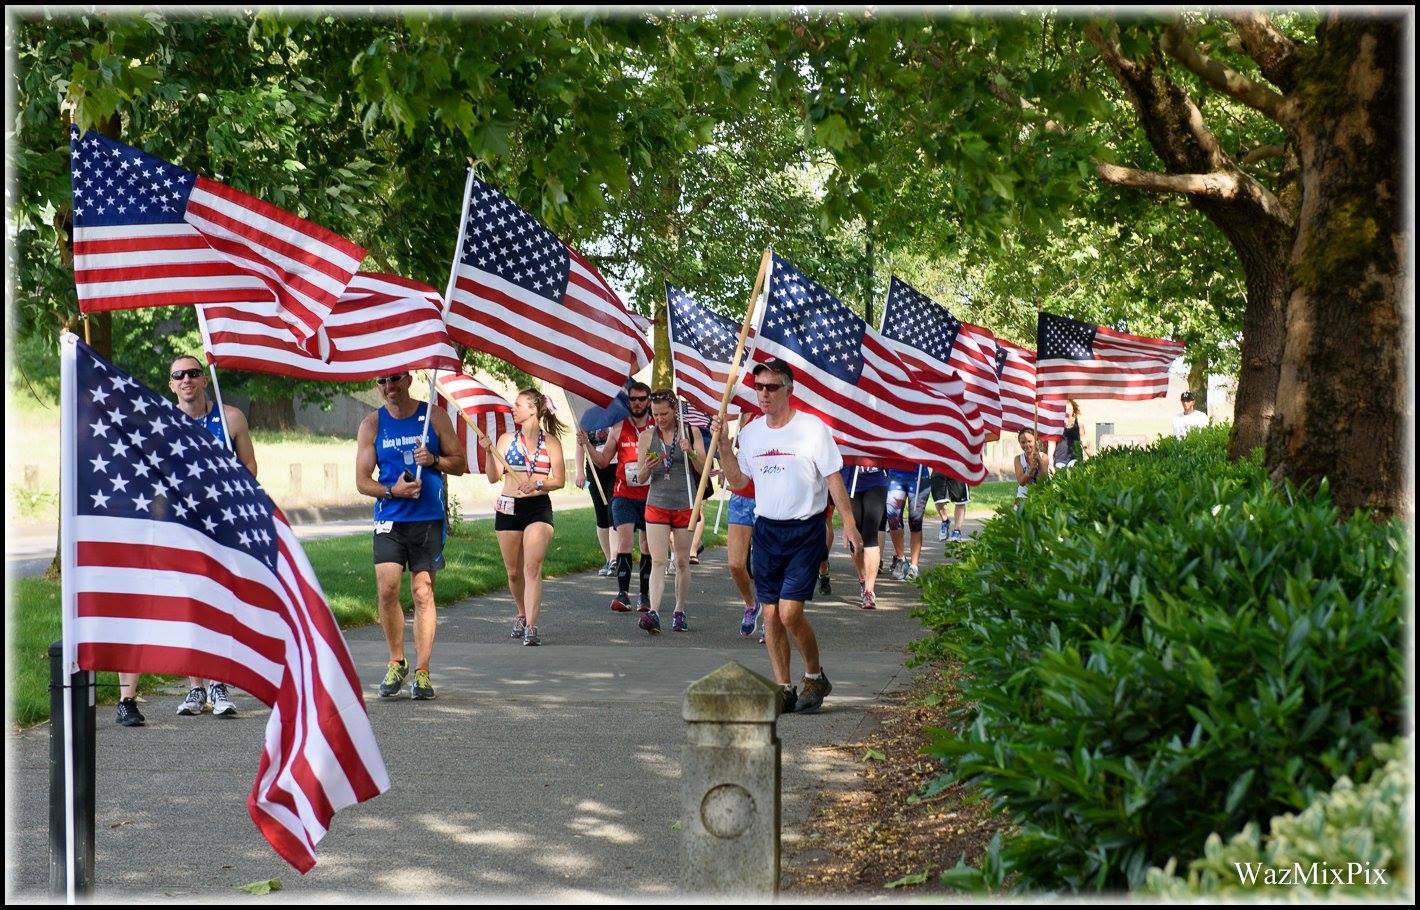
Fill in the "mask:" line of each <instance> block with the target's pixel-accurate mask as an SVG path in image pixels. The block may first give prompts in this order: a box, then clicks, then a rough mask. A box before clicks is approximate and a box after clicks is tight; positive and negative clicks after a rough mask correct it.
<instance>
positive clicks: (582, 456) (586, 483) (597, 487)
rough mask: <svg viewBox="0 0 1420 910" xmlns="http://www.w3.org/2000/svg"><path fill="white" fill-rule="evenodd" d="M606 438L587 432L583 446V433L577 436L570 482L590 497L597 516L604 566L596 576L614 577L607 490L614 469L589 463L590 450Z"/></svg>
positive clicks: (612, 478) (602, 442) (609, 507)
mask: <svg viewBox="0 0 1420 910" xmlns="http://www.w3.org/2000/svg"><path fill="white" fill-rule="evenodd" d="M606 437H607V431H606V430H597V431H595V432H592V433H587V434H586V439H587V445H585V446H584V445H582V439H583V434H581V433H578V434H577V473H576V477H575V479H574V480H573V483H575V484H576V485H577V488H578V489H583V488H585V489H586V490H587V492H588V493H590V494H591V497H592V509H593V510H595V511H596V516H597V543H599V544H601V548H602V556H603V557H604V558H605V559H606V564H605V565H603V566H602V567H601V568H600V569H597V574H598V575H604V576H608V577H610V576H612V575H615V574H616V551H615V550H614V549H612V547H613V539H612V534H613V531H612V525H611V490H612V485H613V484H614V483H615V481H616V466H615V465H607V466H606V467H604V468H599V467H597V466H596V465H595V464H593V463H592V449H595V448H600V447H601V446H603V445H606ZM593 476H594V477H595V479H593Z"/></svg>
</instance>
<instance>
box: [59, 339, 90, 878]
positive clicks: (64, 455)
mask: <svg viewBox="0 0 1420 910" xmlns="http://www.w3.org/2000/svg"><path fill="white" fill-rule="evenodd" d="M88 327H89V321H88V317H85V319H84V328H85V329H86V330H87V329H88ZM78 340H79V339H78V338H77V337H75V336H74V335H72V334H70V333H67V332H66V333H65V334H64V335H61V336H60V339H59V344H60V350H59V403H60V408H59V414H60V421H61V424H60V426H61V432H60V439H59V450H60V464H61V465H67V466H68V468H69V470H67V471H61V473H60V484H59V497H60V501H59V514H60V516H61V521H60V523H59V536H60V541H59V561H60V570H61V573H62V574H61V575H60V605H61V609H60V624H61V639H62V644H61V650H62V654H63V658H62V659H63V661H64V672H63V679H64V684H65V691H64V692H62V693H61V696H62V698H63V700H64V869H65V873H64V890H65V897H66V899H67V901H68V903H70V904H73V903H75V894H76V892H75V883H74V873H75V868H74V867H75V865H76V862H75V856H76V854H77V852H78V849H79V846H78V844H76V843H75V839H76V836H75V834H76V833H75V827H76V826H75V819H74V815H75V812H74V691H73V689H72V687H71V684H72V683H73V681H74V671H75V670H76V669H77V668H76V667H75V663H76V661H75V647H74V638H75V633H74V624H75V620H76V617H77V610H76V608H77V605H78V601H77V596H78V593H77V592H76V591H75V589H74V581H75V579H74V574H75V573H76V572H77V571H78V569H77V559H76V558H75V557H76V548H75V545H74V522H75V520H76V518H75V516H76V515H77V511H78V503H77V499H78V488H77V478H76V477H75V471H74V467H75V465H76V464H77V463H78V454H77V449H76V446H77V443H78V441H77V440H76V439H75V438H74V420H75V419H76V418H75V416H74V415H75V414H77V410H76V408H77V402H78V390H77V389H76V388H75V383H76V382H77V377H75V375H74V355H75V349H74V345H75V343H76V342H78ZM86 343H87V342H86Z"/></svg>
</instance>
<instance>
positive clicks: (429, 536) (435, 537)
mask: <svg viewBox="0 0 1420 910" xmlns="http://www.w3.org/2000/svg"><path fill="white" fill-rule="evenodd" d="M392 525H393V526H392V527H391V528H390V529H389V531H387V532H385V533H383V534H381V533H378V532H377V533H376V534H375V565H379V564H380V563H382V562H393V563H398V564H399V566H400V567H401V568H407V569H409V571H411V572H437V571H439V570H440V569H442V568H443V567H444V522H443V521H442V520H441V519H437V518H436V519H433V520H432V521H396V522H393V523H392Z"/></svg>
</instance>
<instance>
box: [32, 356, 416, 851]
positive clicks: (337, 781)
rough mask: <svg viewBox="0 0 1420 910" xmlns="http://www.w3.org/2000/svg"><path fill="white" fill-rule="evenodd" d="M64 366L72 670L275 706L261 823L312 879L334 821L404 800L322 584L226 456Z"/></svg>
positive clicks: (135, 392) (210, 442) (90, 361)
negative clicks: (220, 691) (168, 678)
mask: <svg viewBox="0 0 1420 910" xmlns="http://www.w3.org/2000/svg"><path fill="white" fill-rule="evenodd" d="M60 364H61V365H60V383H61V390H62V391H61V395H62V400H61V415H62V417H61V419H62V424H63V427H62V434H61V451H62V470H63V477H64V483H63V489H62V491H61V494H60V495H61V502H62V510H61V514H62V515H63V521H62V523H61V525H62V534H63V539H62V541H61V544H62V545H61V553H62V555H63V559H64V575H63V578H64V593H63V619H64V642H65V658H66V660H67V661H68V662H69V663H70V666H73V665H74V662H75V661H77V665H78V666H79V667H80V668H82V669H86V670H119V671H128V672H134V673H140V672H141V673H167V674H173V675H176V676H186V675H192V676H200V677H205V678H207V679H214V680H220V681H222V682H226V683H231V684H232V685H235V686H238V687H240V688H242V689H243V690H245V691H247V692H249V693H251V694H252V695H253V696H255V697H256V698H257V699H259V700H260V701H261V702H263V703H264V704H266V705H268V706H269V707H270V708H271V716H270V718H269V719H268V721H267V724H266V736H265V742H264V747H263V751H262V756H261V763H260V767H259V768H258V770H257V776H256V782H255V784H254V785H253V787H252V791H251V794H250V796H249V797H248V798H247V811H248V812H249V813H250V815H251V817H252V821H254V822H255V823H256V825H257V827H258V828H259V829H260V831H261V833H262V834H263V835H264V836H265V837H266V839H267V841H269V842H270V843H271V846H272V847H273V848H274V849H275V850H276V852H277V853H278V854H280V855H281V857H282V858H283V859H285V860H286V861H287V862H289V863H290V864H291V865H293V866H295V867H296V868H297V869H299V870H300V871H301V872H306V871H307V870H309V869H310V868H311V867H312V866H314V865H315V861H316V854H315V848H316V844H317V843H319V842H320V840H321V838H322V837H324V836H325V833H326V830H327V828H328V827H329V825H330V822H331V818H332V817H333V816H334V814H335V812H336V810H338V809H341V808H344V807H345V806H350V805H353V804H355V803H358V802H363V801H365V800H367V799H370V798H371V797H373V796H376V795H378V794H380V793H382V792H384V791H385V790H386V789H388V788H389V776H388V774H386V772H385V766H384V759H383V758H381V756H380V749H379V746H378V745H376V743H375V736H374V731H373V730H372V729H371V727H370V718H369V715H368V714H367V713H366V710H365V701H364V698H363V696H362V694H361V689H360V681H359V679H358V678H357V677H356V675H355V668H354V666H353V664H352V663H351V660H350V652H349V650H348V649H347V647H346V645H345V639H344V637H343V636H342V635H341V633H340V629H339V627H338V626H337V625H336V622H335V619H334V617H333V616H331V613H330V608H329V607H328V606H326V602H325V596H324V595H323V594H322V593H321V588H320V582H319V581H317V580H316V577H315V573H314V572H313V571H312V569H311V564H310V562H309V561H308V560H307V559H306V555H305V553H304V552H303V551H302V549H301V545H300V543H299V542H298V541H297V539H296V535H295V534H294V533H292V531H291V527H290V525H289V524H288V523H287V521H286V518H285V516H284V515H282V514H281V511H280V510H279V509H277V508H276V506H275V505H274V504H273V503H272V502H271V499H270V498H269V497H268V496H267V495H266V493H265V492H264V491H263V490H262V489H261V487H259V486H257V484H256V481H255V478H254V477H252V475H251V473H250V472H248V471H247V469H246V468H245V467H244V466H243V465H242V463H241V462H240V461H238V460H237V458H236V457H235V456H234V455H232V454H231V453H229V452H228V451H227V449H226V447H225V446H224V445H223V444H222V443H221V441H219V440H218V439H216V438H215V437H214V436H212V434H210V433H209V432H207V430H205V429H204V428H203V427H202V426H201V425H199V424H198V423H196V422H195V421H193V420H191V419H189V418H188V417H187V416H186V415H185V414H183V413H182V412H181V411H179V410H178V409H177V408H176V407H175V406H174V405H172V404H170V403H169V402H167V401H164V400H163V399H161V398H159V397H158V396H157V395H155V394H154V393H152V392H150V391H149V390H148V389H146V388H144V387H143V386H142V385H140V384H139V383H138V382H136V381H135V380H134V379H133V378H132V377H130V376H128V375H127V374H125V373H123V372H122V371H121V370H119V369H117V368H116V367H114V366H113V365H112V364H110V363H108V362H106V361H105V360H103V359H102V358H100V357H99V356H98V355H96V354H95V353H94V351H93V349H92V348H90V347H88V346H87V345H85V344H83V343H82V342H80V341H79V340H78V339H77V338H75V337H74V336H73V335H70V334H67V333H66V334H65V335H64V336H63V338H62V340H61V343H60Z"/></svg>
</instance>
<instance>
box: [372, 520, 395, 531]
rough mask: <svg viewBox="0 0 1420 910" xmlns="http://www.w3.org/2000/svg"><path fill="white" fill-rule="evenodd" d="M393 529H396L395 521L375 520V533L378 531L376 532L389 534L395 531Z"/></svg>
mask: <svg viewBox="0 0 1420 910" xmlns="http://www.w3.org/2000/svg"><path fill="white" fill-rule="evenodd" d="M393 530H394V522H393V521H377V522H375V533H376V534H388V533H390V532H391V531H393Z"/></svg>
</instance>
